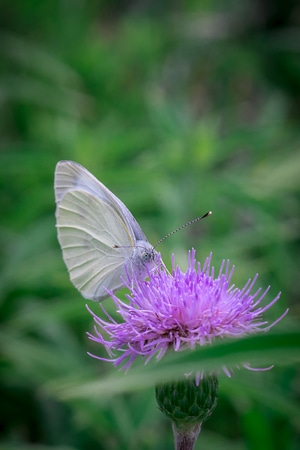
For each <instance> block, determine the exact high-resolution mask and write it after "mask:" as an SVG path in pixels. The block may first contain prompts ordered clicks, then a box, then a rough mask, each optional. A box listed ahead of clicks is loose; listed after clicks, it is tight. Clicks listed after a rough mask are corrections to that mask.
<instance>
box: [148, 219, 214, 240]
mask: <svg viewBox="0 0 300 450" xmlns="http://www.w3.org/2000/svg"><path fill="white" fill-rule="evenodd" d="M211 214H212V212H211V211H208V212H207V213H206V214H204V215H203V216H201V217H197V218H196V219H193V220H190V221H189V222H187V223H185V224H184V225H181V227H178V228H176V229H175V230H173V231H171V233H168V234H166V235H165V236H164V237H163V238H161V239H160V240H159V241H158V242H156V244H155V245H154V247H153V248H156V247H158V246H159V244H161V243H162V242H163V241H164V240H165V239H167V238H168V237H170V236H172V234H175V233H177V231H180V230H183V228H185V227H188V226H190V225H192V224H193V223H196V222H199V220H202V219H205V218H206V217H208V216H210V215H211Z"/></svg>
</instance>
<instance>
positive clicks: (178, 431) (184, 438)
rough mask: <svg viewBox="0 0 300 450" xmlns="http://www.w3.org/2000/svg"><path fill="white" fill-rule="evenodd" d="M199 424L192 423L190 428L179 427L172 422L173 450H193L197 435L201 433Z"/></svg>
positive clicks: (186, 426)
mask: <svg viewBox="0 0 300 450" xmlns="http://www.w3.org/2000/svg"><path fill="white" fill-rule="evenodd" d="M201 425H202V424H201V422H200V423H194V424H192V425H190V426H188V425H186V424H185V426H183V427H182V426H180V425H179V424H178V423H176V422H172V428H173V434H174V443H175V450H193V448H194V446H195V443H196V441H197V438H198V436H199V433H200V431H201Z"/></svg>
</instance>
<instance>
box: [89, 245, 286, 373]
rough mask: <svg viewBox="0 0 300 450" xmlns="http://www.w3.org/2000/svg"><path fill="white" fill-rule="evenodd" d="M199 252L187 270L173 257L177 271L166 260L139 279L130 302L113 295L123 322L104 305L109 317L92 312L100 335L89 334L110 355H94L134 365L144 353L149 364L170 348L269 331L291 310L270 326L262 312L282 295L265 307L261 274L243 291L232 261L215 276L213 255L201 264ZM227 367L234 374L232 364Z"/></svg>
mask: <svg viewBox="0 0 300 450" xmlns="http://www.w3.org/2000/svg"><path fill="white" fill-rule="evenodd" d="M195 253H196V252H195V250H194V249H193V250H192V251H191V252H189V254H188V269H187V271H186V272H182V271H181V270H180V268H179V267H178V266H175V261H174V260H175V258H174V255H173V256H172V274H170V273H169V272H168V271H167V270H166V269H165V267H164V266H163V264H161V266H160V268H159V269H158V270H157V271H155V272H153V273H150V274H149V280H147V281H138V280H135V285H134V286H133V287H131V286H130V283H128V285H127V287H128V288H129V289H131V294H130V295H127V299H128V300H129V303H128V304H127V303H124V302H123V301H121V300H120V299H119V298H118V297H116V296H115V295H114V294H113V293H110V295H111V297H112V299H113V301H114V303H115V305H116V307H117V312H118V313H119V314H120V316H121V318H122V322H121V323H117V322H116V321H115V320H114V319H113V318H112V317H110V316H109V314H108V313H107V312H106V310H105V308H104V307H103V305H100V307H101V308H102V310H103V312H104V314H105V316H106V318H105V319H103V318H100V317H98V316H97V315H95V314H94V313H93V312H92V311H90V310H89V311H90V313H91V314H92V315H93V317H94V321H95V324H96V325H95V328H94V330H95V335H92V334H91V333H88V336H89V338H90V339H91V340H93V341H96V342H98V343H100V344H102V345H103V346H104V347H105V348H106V350H107V352H108V355H109V358H103V357H98V356H94V355H91V356H93V357H95V358H97V359H100V360H104V361H110V362H113V363H114V365H115V366H121V368H122V369H128V368H129V367H130V366H131V364H132V362H133V361H134V360H135V359H136V358H137V357H138V356H142V357H145V363H147V362H148V361H149V360H150V359H151V358H152V357H153V356H156V358H157V359H158V360H159V359H160V358H162V357H163V355H164V354H165V353H166V351H167V350H168V349H170V348H173V349H174V350H175V351H181V350H184V349H186V348H190V349H193V348H194V347H195V346H196V345H201V346H202V345H206V344H210V343H212V342H213V340H214V339H215V338H224V337H237V336H238V337H242V336H245V335H247V334H250V333H257V332H262V331H268V330H269V329H270V328H271V327H273V326H274V325H275V324H276V323H278V322H279V321H280V320H281V319H282V318H283V317H284V316H285V315H286V314H287V312H288V310H286V311H285V312H284V313H283V314H282V315H281V316H280V317H279V318H278V319H277V320H276V321H275V322H273V323H271V324H269V323H268V322H267V321H265V320H263V319H262V315H263V313H264V312H265V311H267V310H268V309H269V308H270V307H271V306H272V305H274V303H276V302H277V300H278V299H279V297H280V293H278V295H277V296H276V297H275V298H274V299H273V300H272V301H271V302H270V303H269V304H267V305H266V306H264V307H259V304H260V303H261V301H262V300H263V299H264V297H265V296H266V294H267V292H268V291H269V287H268V288H267V289H266V290H265V291H264V292H262V289H261V288H258V289H257V290H256V291H255V292H254V293H253V294H251V291H252V289H253V287H254V285H255V283H256V280H257V277H258V275H256V276H255V277H254V279H253V280H252V281H251V280H250V279H249V280H248V281H247V283H246V284H245V286H244V287H243V288H242V289H238V288H236V287H235V286H234V285H231V286H230V280H231V278H232V275H233V271H234V266H233V267H232V268H231V269H230V264H229V261H226V262H225V261H223V262H222V264H221V268H220V271H219V274H218V275H217V276H216V277H215V271H214V267H213V266H211V259H212V254H210V256H209V257H208V258H206V260H205V263H204V265H203V267H202V268H201V265H200V263H197V262H196V260H195ZM105 335H107V337H105ZM243 365H244V367H246V368H248V369H251V368H250V367H249V366H248V365H247V364H243ZM267 369H269V368H267ZM267 369H263V370H267ZM223 370H224V372H225V373H226V374H227V375H228V376H230V372H229V371H228V369H227V368H226V367H223ZM252 370H253V369H252ZM254 370H260V369H254Z"/></svg>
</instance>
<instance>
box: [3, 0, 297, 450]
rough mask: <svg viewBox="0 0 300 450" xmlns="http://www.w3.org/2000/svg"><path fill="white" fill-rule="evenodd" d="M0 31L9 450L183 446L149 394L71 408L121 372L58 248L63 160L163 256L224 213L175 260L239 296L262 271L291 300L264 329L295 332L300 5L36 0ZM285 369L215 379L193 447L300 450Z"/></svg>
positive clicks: (263, 0) (11, 6)
mask: <svg viewBox="0 0 300 450" xmlns="http://www.w3.org/2000/svg"><path fill="white" fill-rule="evenodd" d="M0 21H1V34H0V64H1V66H0V67H1V75H0V117H1V119H0V130H1V133H0V146H1V147H0V189H1V190H0V202H1V203H0V206H1V235H0V244H1V245H0V255H1V273H0V317H1V331H0V338H1V343H0V345H1V366H0V383H1V386H0V391H1V394H0V402H1V407H0V419H1V437H0V449H1V450H4V449H7V450H15V449H20V450H22V449H27V450H29V449H30V450H31V449H36V450H46V449H56V450H94V449H95V450H96V449H97V450H99V449H108V450H110V449H112V450H113V449H121V448H122V449H149V450H150V449H162V448H164V449H172V448H173V438H172V434H171V427H170V424H169V423H168V421H167V419H165V418H164V417H163V416H162V414H161V413H160V412H159V411H158V408H157V406H156V403H155V399H154V390H153V387H146V388H145V389H143V388H142V386H139V389H138V390H137V391H136V392H134V391H133V390H131V391H130V392H123V393H121V394H118V395H108V396H103V397H102V396H101V395H97V390H95V392H94V393H93V394H91V392H89V393H87V394H86V395H81V396H80V398H79V397H76V392H77V388H78V386H80V384H81V383H82V384H84V383H86V382H93V381H97V380H101V378H102V377H103V376H105V377H106V379H107V378H109V376H110V374H111V377H112V379H113V377H114V373H115V371H116V370H115V369H114V368H112V367H110V365H109V364H107V363H104V362H99V361H96V360H93V359H92V358H90V357H89V356H88V355H87V354H86V352H87V351H94V352H95V353H97V354H102V355H104V352H103V350H102V349H100V348H96V347H95V346H93V345H92V343H91V342H90V341H88V339H87V337H86V334H85V333H86V331H88V330H91V329H92V319H91V316H90V315H89V314H88V312H87V311H86V308H85V303H86V302H85V300H84V299H82V297H81V296H80V294H79V293H78V292H77V291H76V289H75V288H74V287H73V286H72V285H71V283H70V281H69V277H68V274H67V271H66V268H65V266H64V263H63V261H62V256H61V251H60V248H59V245H58V243H57V239H56V231H55V219H54V211H55V207H54V197H53V174H54V169H55V165H56V163H57V161H59V160H61V159H71V160H74V161H77V162H79V163H81V164H82V165H84V166H85V167H86V168H87V169H89V170H90V171H91V172H92V173H93V174H94V175H95V176H96V177H97V178H99V179H100V180H101V181H102V182H103V183H105V184H106V185H107V186H108V187H109V188H110V189H111V190H112V191H113V192H114V193H115V194H116V195H117V196H118V197H120V198H121V199H122V201H124V203H125V204H126V205H127V206H128V207H129V209H130V210H131V211H132V212H133V214H134V216H135V217H136V218H137V220H138V221H139V223H140V224H141V226H142V228H143V230H144V231H145V233H146V235H147V237H148V239H149V241H150V242H151V243H153V244H154V243H155V242H157V241H158V240H159V239H160V238H161V237H162V236H164V235H165V234H167V233H168V232H170V231H172V230H173V229H174V228H176V227H178V226H180V225H181V224H183V223H185V222H186V221H188V220H191V219H193V218H195V217H197V216H199V215H202V214H203V213H205V212H206V211H208V210H212V211H213V215H212V216H211V217H210V218H208V219H206V220H205V221H203V222H201V223H198V224H196V225H193V226H190V227H189V228H187V229H185V230H183V231H181V232H179V233H177V234H176V235H174V236H173V237H171V238H169V239H167V240H166V241H164V242H163V243H162V244H161V246H160V251H161V253H162V255H163V258H164V260H165V262H166V264H167V265H168V266H169V267H170V261H171V254H172V252H174V253H175V254H176V260H177V262H178V263H180V264H181V265H182V267H184V266H185V265H186V259H187V250H188V249H190V248H191V247H194V248H195V249H196V250H197V257H198V259H199V260H200V261H203V260H204V258H205V257H206V256H207V255H208V254H209V252H210V251H212V252H213V261H214V264H215V266H218V265H219V264H220V262H221V260H222V259H223V258H226V259H227V258H229V259H230V260H231V262H232V263H233V264H235V266H236V271H235V276H234V280H233V281H234V282H235V284H236V285H237V286H239V285H241V286H243V284H244V283H245V282H246V281H247V279H248V278H249V277H253V276H254V275H255V273H256V272H259V274H260V278H259V284H260V285H261V286H262V287H266V286H267V285H269V284H271V290H270V294H269V297H268V300H270V299H271V298H273V297H275V295H276V294H277V292H278V291H279V290H280V291H282V297H281V300H280V302H279V303H278V304H276V306H274V307H273V309H272V310H271V311H269V312H268V314H267V317H268V319H270V320H272V319H274V318H276V317H278V316H279V315H280V314H281V313H282V312H283V311H284V309H285V308H286V307H289V308H290V313H289V317H288V318H286V319H284V321H283V322H282V323H281V324H280V325H279V326H278V328H279V329H281V330H283V331H284V329H286V328H288V327H296V326H297V323H298V324H299V322H297V320H298V318H299V290H300V277H299V266H300V258H299V212H300V211H299V210H300V203H299V186H300V184H299V178H300V152H299V148H300V127H299V115H300V29H299V25H300V6H299V3H298V2H297V1H294V0H285V1H280V0H272V1H271V0H257V1H254V0H249V1H248V0H242V1H241V0H228V1H226V2H222V1H218V0H203V1H190V2H180V1H173V2H172V1H164V2H161V1H156V0H154V1H147V0H139V1H137V0H132V1H115V0H114V1H108V0H102V1H95V0H89V1H84V0H52V1H36V0H26V1H15V2H1V5H0ZM120 295H124V294H122V293H121V294H120ZM107 302H108V303H106V306H107V308H108V309H109V310H110V311H111V313H112V314H114V311H113V305H110V304H109V302H110V301H109V300H108V301H107ZM92 308H93V310H94V311H96V312H99V310H98V309H97V305H94V304H93V305H92ZM274 359H276V352H274ZM281 362H282V361H281V358H279V357H278V358H277V360H275V361H274V363H275V368H274V369H273V370H272V371H270V372H267V373H248V372H246V371H245V370H241V371H237V373H236V374H235V376H234V377H233V378H232V379H231V380H226V379H225V377H223V378H221V380H220V393H219V404H218V407H217V409H216V411H215V412H214V414H213V416H212V417H211V419H210V420H209V421H208V422H207V423H206V424H205V426H204V427H203V432H202V435H201V438H200V440H199V442H198V444H197V448H205V449H208V450H209V449H227V448H228V449H229V448H230V449H236V450H244V449H256V450H257V449H258V450H259V449H264V450H268V449H272V450H274V449H278V450H279V449H280V450H282V449H289V450H295V449H299V448H300V441H299V428H300V421H299V413H298V415H297V408H299V403H297V402H298V399H299V391H300V389H299V365H298V366H297V365H295V364H293V363H292V362H291V363H288V362H286V363H285V364H281ZM124 377H125V375H124ZM245 380H246V381H245ZM119 382H120V383H122V377H121V378H119ZM243 383H244V384H243ZM64 386H68V387H69V388H70V386H74V389H73V396H72V395H70V396H64V395H62V393H63V392H64ZM241 386H243V388H242V389H241ZM119 389H120V386H116V390H119ZM121 390H122V389H121ZM71 391H72V390H71Z"/></svg>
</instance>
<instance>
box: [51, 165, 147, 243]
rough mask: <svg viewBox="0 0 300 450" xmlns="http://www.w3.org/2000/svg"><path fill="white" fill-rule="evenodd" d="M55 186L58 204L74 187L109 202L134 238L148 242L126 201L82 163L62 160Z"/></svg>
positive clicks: (56, 175)
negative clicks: (125, 203)
mask: <svg viewBox="0 0 300 450" xmlns="http://www.w3.org/2000/svg"><path fill="white" fill-rule="evenodd" d="M54 186H55V200H56V203H57V204H58V205H59V204H60V202H61V200H62V199H63V197H64V196H65V195H66V193H67V192H69V191H73V190H74V189H75V190H80V191H84V192H86V193H89V194H91V195H92V196H94V197H96V198H99V199H101V200H102V201H103V202H104V203H106V204H108V205H109V206H110V207H111V208H112V209H113V210H114V211H115V213H116V214H117V215H118V216H120V218H121V220H122V221H124V222H125V223H126V225H127V227H128V230H130V233H132V235H133V239H135V240H136V241H146V242H147V238H146V236H145V234H144V233H143V231H142V229H141V227H140V226H139V224H138V223H137V221H136V220H135V218H134V217H133V215H132V214H131V212H130V211H129V210H128V208H127V207H126V206H125V205H124V203H123V202H121V200H119V199H118V197H116V196H115V195H114V194H113V193H112V192H111V191H110V190H109V189H107V187H106V186H104V184H102V183H101V182H100V181H99V180H97V178H95V177H94V176H93V175H92V174H91V173H90V172H89V171H88V170H86V169H85V168H84V167H82V166H81V165H80V164H78V163H75V162H73V161H60V162H59V163H58V164H57V166H56V170H55V182H54ZM123 245H124V244H123Z"/></svg>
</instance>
